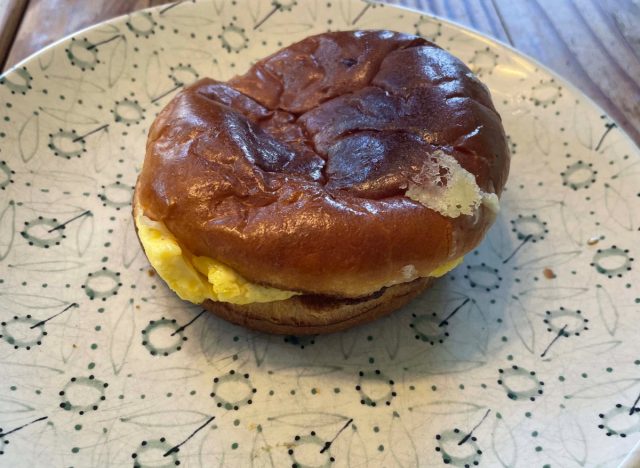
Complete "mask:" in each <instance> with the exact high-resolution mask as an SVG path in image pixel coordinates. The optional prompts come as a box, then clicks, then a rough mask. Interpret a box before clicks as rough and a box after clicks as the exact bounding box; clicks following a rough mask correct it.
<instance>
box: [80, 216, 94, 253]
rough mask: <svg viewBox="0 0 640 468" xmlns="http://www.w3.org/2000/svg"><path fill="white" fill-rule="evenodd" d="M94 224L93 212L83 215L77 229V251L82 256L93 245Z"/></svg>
mask: <svg viewBox="0 0 640 468" xmlns="http://www.w3.org/2000/svg"><path fill="white" fill-rule="evenodd" d="M94 224H95V223H94V217H93V214H88V215H86V216H83V217H82V219H81V220H80V222H79V223H78V230H77V231H76V251H77V252H78V256H79V257H82V256H83V255H84V254H85V252H86V251H87V249H88V248H89V247H90V246H91V240H92V239H93V229H94Z"/></svg>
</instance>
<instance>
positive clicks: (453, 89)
mask: <svg viewBox="0 0 640 468" xmlns="http://www.w3.org/2000/svg"><path fill="white" fill-rule="evenodd" d="M508 171H509V153H508V149H507V142H506V138H505V134H504V130H503V127H502V124H501V119H500V116H499V115H498V113H497V112H496V110H495V108H494V106H493V103H492V101H491V96H490V94H489V91H488V90H487V88H486V87H485V86H484V85H483V84H482V83H481V82H480V81H479V80H478V79H477V78H476V77H475V76H474V75H473V73H472V72H471V71H470V70H469V69H468V68H467V67H466V66H465V65H464V64H463V63H462V62H461V61H460V60H458V59H457V58H455V57H453V56H452V55H451V54H449V53H448V52H446V51H445V50H443V49H441V48H439V47H438V46H436V45H435V44H433V43H431V42H429V41H427V40H424V39H422V38H419V37H415V36H410V35H406V34H400V33H396V32H391V31H351V32H332V33H325V34H320V35H317V36H311V37H308V38H306V39H304V40H303V41H301V42H298V43H296V44H293V45H291V46H289V47H286V48H284V49H282V50H280V51H279V52H276V53H275V54H273V55H271V56H269V57H267V58H265V59H263V60H261V61H259V62H258V63H256V64H255V65H254V66H253V67H252V68H251V69H250V70H249V71H248V72H247V73H246V74H244V75H242V76H238V77H235V78H233V79H231V80H230V81H228V82H226V83H223V82H217V81H215V80H212V79H202V80H200V81H198V82H196V83H194V84H193V85H191V86H189V87H188V88H186V89H184V90H183V91H181V92H180V93H179V94H178V95H177V96H176V97H175V98H174V99H173V100H172V101H171V102H170V103H169V104H168V105H167V106H166V107H165V109H164V110H163V111H162V112H161V113H160V115H159V116H158V118H157V119H156V120H155V122H154V123H153V125H152V127H151V130H150V133H149V138H148V142H147V151H146V158H145V161H144V166H143V168H142V172H141V174H140V177H139V181H138V185H137V194H136V195H137V199H138V201H139V203H140V205H141V207H142V209H143V211H144V214H145V215H146V216H148V217H149V218H151V219H154V220H157V221H162V222H164V223H165V224H166V226H167V227H168V228H169V230H170V231H171V232H172V233H173V234H174V235H175V237H176V238H177V239H178V240H179V241H180V243H181V244H182V245H183V246H184V247H185V248H186V249H188V250H189V251H190V252H191V253H193V254H195V255H199V256H208V257H210V258H213V259H215V260H218V261H220V262H223V263H225V264H227V265H228V266H230V267H231V268H233V269H235V270H236V271H237V272H239V273H240V274H241V275H243V276H244V277H245V278H247V279H248V280H250V281H252V282H255V283H259V284H264V285H269V286H273V287H276V288H281V289H287V290H294V291H301V292H305V293H311V294H322V295H331V296H338V297H360V296H366V295H368V294H371V293H373V292H375V291H378V290H380V289H381V288H382V287H385V286H389V285H393V284H397V283H401V282H406V281H410V280H413V279H415V278H416V277H421V276H429V274H430V273H432V272H433V271H434V270H437V269H438V268H439V267H440V266H442V265H443V264H446V263H448V262H451V261H453V260H455V259H457V258H459V257H461V256H462V255H464V254H465V253H467V252H468V251H469V250H471V249H473V248H475V247H476V246H477V245H478V244H479V242H480V241H481V240H482V238H483V236H484V234H485V233H486V231H487V229H488V228H489V227H490V225H491V223H492V222H493V220H494V218H495V212H496V210H497V196H499V195H500V193H501V192H502V189H503V186H504V184H505V181H506V178H507V174H508Z"/></svg>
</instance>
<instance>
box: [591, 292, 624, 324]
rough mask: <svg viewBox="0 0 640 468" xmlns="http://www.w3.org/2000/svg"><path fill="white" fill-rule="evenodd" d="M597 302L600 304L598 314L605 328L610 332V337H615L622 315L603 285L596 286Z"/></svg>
mask: <svg viewBox="0 0 640 468" xmlns="http://www.w3.org/2000/svg"><path fill="white" fill-rule="evenodd" d="M596 301H597V302H598V313H599V314H600V318H601V319H602V322H603V323H604V326H605V327H606V329H607V331H608V332H609V335H611V336H615V334H616V331H617V330H618V322H619V320H620V314H619V313H618V308H617V307H616V305H615V304H614V302H613V299H611V296H610V295H609V293H608V292H607V290H606V289H605V287H604V286H602V285H601V284H598V285H596Z"/></svg>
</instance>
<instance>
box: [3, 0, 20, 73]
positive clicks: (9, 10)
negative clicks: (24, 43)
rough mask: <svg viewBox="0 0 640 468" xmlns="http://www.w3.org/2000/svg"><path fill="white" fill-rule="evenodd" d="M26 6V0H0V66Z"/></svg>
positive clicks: (4, 59) (9, 47)
mask: <svg viewBox="0 0 640 468" xmlns="http://www.w3.org/2000/svg"><path fill="white" fill-rule="evenodd" d="M26 7H27V0H0V68H2V67H3V65H4V63H5V61H6V60H7V55H8V54H9V51H10V50H11V46H12V45H13V39H14V38H15V35H16V31H17V29H18V26H20V21H21V20H22V15H23V14H24V10H25V8H26Z"/></svg>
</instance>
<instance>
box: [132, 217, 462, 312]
mask: <svg viewBox="0 0 640 468" xmlns="http://www.w3.org/2000/svg"><path fill="white" fill-rule="evenodd" d="M135 221H136V226H137V228H138V237H139V238H140V242H141V243H142V245H143V247H144V250H145V252H146V254H147V258H148V259H149V262H150V263H151V265H152V266H153V268H154V269H155V270H156V272H157V273H158V274H159V275H160V277H161V278H162V279H163V280H164V281H165V282H166V283H167V285H168V286H169V287H170V288H171V289H172V290H173V291H175V293H176V294H177V295H178V296H179V297H180V298H181V299H183V300H185V301H189V302H193V303H194V304H200V303H202V302H204V301H206V300H207V299H211V300H212V301H221V302H230V303H232V304H240V305H242V304H251V303H254V302H274V301H282V300H285V299H289V298H290V297H292V296H296V295H298V294H300V293H298V292H295V291H285V290H282V289H277V288H271V287H268V286H261V285H259V284H255V283H251V282H250V281H247V280H246V279H245V278H243V277H242V276H241V275H240V274H238V273H237V272H236V271H234V270H233V269H231V268H229V267H228V266H226V265H223V264H222V263H220V262H217V261H215V260H213V259H211V258H209V257H198V256H195V255H192V254H191V253H190V252H189V251H187V249H183V248H182V247H181V246H180V244H179V243H178V240H177V239H176V238H175V237H174V236H173V234H171V232H170V231H169V230H168V229H167V227H166V226H165V225H164V223H161V222H158V221H153V220H151V219H149V218H147V217H146V216H143V215H139V216H137V217H136V220H135ZM462 260H463V257H460V258H457V259H455V260H452V261H449V262H447V263H445V264H443V265H441V266H440V267H438V268H436V269H435V270H433V271H432V272H431V273H430V274H429V276H432V277H435V278H439V277H440V276H443V275H445V274H446V273H448V272H449V271H451V270H453V269H454V268H455V267H457V266H458V265H459V264H460V263H462Z"/></svg>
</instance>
